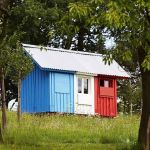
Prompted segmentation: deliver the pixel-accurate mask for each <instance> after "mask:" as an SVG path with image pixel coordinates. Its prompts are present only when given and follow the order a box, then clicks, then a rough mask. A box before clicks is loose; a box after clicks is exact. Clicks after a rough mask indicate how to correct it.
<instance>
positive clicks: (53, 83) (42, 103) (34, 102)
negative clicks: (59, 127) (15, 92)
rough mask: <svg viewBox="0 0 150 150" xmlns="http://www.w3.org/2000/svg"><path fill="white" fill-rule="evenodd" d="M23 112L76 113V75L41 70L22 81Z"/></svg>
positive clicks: (36, 67) (35, 71)
mask: <svg viewBox="0 0 150 150" xmlns="http://www.w3.org/2000/svg"><path fill="white" fill-rule="evenodd" d="M21 111H22V112H28V113H39V112H60V113H74V74H72V73H62V72H56V71H46V70H41V69H40V68H39V67H38V66H37V65H35V67H34V69H33V71H32V72H31V73H30V74H29V75H28V76H27V77H25V78H24V79H23V80H22V89H21Z"/></svg>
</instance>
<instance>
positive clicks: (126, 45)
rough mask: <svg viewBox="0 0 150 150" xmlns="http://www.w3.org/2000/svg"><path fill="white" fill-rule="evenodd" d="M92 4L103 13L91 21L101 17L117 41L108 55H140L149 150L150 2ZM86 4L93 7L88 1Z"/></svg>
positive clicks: (143, 127) (143, 136) (143, 129)
mask: <svg viewBox="0 0 150 150" xmlns="http://www.w3.org/2000/svg"><path fill="white" fill-rule="evenodd" d="M91 3H92V4H93V5H92V6H95V10H97V11H99V12H100V14H101V15H100V16H99V15H93V16H92V17H91V18H92V19H91V18H89V19H90V20H94V21H91V24H93V25H96V24H100V22H99V21H100V20H101V24H102V25H104V26H105V29H106V30H107V32H109V33H110V36H112V37H114V40H115V42H116V43H117V44H116V46H115V47H114V50H112V51H109V52H108V54H109V56H111V57H108V56H107V57H106V59H107V60H108V58H109V60H110V59H112V58H113V57H112V56H113V55H112V54H118V55H121V56H122V59H126V60H128V61H131V60H134V59H132V58H134V57H133V56H134V55H135V56H136V58H137V64H138V65H139V67H140V72H141V78H142V103H143V105H142V115H141V122H140V128H139V136H138V143H139V144H140V145H141V149H144V150H148V149H149V148H150V96H149V89H150V36H149V32H150V2H148V1H144V0H134V1H126V0H122V1H119V0H114V1H105V0H91ZM84 5H85V6H87V7H90V4H89V5H88V3H86V4H84ZM82 8H84V7H82ZM90 8H92V7H90ZM92 9H93V8H92ZM86 10H87V8H86V9H82V10H80V9H79V10H78V11H80V12H79V13H80V14H82V13H83V12H86ZM97 14H99V13H97ZM85 16H88V13H85ZM101 16H103V17H101ZM106 59H105V60H106ZM109 62H111V61H109Z"/></svg>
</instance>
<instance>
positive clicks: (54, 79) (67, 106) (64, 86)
mask: <svg viewBox="0 0 150 150" xmlns="http://www.w3.org/2000/svg"><path fill="white" fill-rule="evenodd" d="M49 76H50V92H51V94H50V112H65V113H74V75H73V74H69V73H68V74H67V73H54V72H50V74H49Z"/></svg>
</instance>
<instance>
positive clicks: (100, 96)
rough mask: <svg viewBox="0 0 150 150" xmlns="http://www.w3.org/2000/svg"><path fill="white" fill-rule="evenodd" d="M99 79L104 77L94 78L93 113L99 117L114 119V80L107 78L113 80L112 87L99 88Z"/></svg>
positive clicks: (115, 110) (115, 113) (115, 99)
mask: <svg viewBox="0 0 150 150" xmlns="http://www.w3.org/2000/svg"><path fill="white" fill-rule="evenodd" d="M100 79H105V78H104V77H103V78H102V77H100V76H98V77H95V79H94V84H95V85H94V87H95V113H96V114H98V115H101V116H107V117H115V116H116V115H117V91H116V79H115V78H108V77H107V79H108V80H109V79H110V80H113V86H112V87H101V86H100V85H99V83H100V82H99V81H100Z"/></svg>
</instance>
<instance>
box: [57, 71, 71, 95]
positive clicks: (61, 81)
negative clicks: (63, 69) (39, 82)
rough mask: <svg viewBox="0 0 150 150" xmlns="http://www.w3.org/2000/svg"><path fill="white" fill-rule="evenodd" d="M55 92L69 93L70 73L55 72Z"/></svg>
mask: <svg viewBox="0 0 150 150" xmlns="http://www.w3.org/2000/svg"><path fill="white" fill-rule="evenodd" d="M54 77H55V83H54V84H55V92H57V93H69V92H70V91H69V85H70V83H69V75H68V74H63V73H55V76H54Z"/></svg>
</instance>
